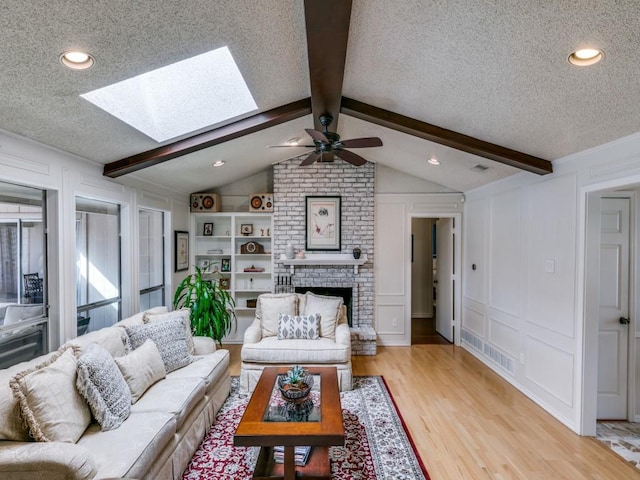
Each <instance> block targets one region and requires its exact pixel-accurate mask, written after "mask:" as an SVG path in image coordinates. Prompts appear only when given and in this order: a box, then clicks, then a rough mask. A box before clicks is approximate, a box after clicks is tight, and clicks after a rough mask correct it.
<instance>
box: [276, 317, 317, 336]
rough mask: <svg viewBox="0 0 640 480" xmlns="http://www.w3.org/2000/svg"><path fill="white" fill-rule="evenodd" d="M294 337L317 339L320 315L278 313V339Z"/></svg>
mask: <svg viewBox="0 0 640 480" xmlns="http://www.w3.org/2000/svg"><path fill="white" fill-rule="evenodd" d="M287 338H296V339H304V340H317V339H318V338H320V315H317V314H316V315H301V316H297V315H287V314H286V313H281V314H280V319H279V320H278V340H284V339H287Z"/></svg>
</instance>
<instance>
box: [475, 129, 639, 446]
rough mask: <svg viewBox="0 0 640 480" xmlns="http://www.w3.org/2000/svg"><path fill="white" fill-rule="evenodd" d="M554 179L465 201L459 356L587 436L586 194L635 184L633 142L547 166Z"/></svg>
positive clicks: (529, 180)
mask: <svg viewBox="0 0 640 480" xmlns="http://www.w3.org/2000/svg"><path fill="white" fill-rule="evenodd" d="M554 170H555V173H554V174H552V175H547V176H543V177H541V176H536V175H533V174H529V173H522V174H519V175H517V176H514V177H511V178H509V179H505V180H502V181H498V182H495V183H493V184H491V185H488V186H485V187H483V188H479V189H477V190H474V191H471V192H466V199H467V202H466V203H465V216H464V218H465V221H464V228H463V244H464V255H463V311H462V326H463V330H464V332H463V346H464V347H465V348H467V349H468V350H469V351H470V352H472V353H473V354H475V355H476V356H478V358H480V359H481V360H482V361H483V362H485V363H486V364H487V365H489V366H490V367H491V368H493V369H494V370H496V371H497V372H498V373H500V374H501V375H502V376H504V377H505V378H506V379H507V380H509V381H510V382H511V383H512V384H514V385H515V386H516V387H518V388H519V389H521V390H522V391H523V392H525V393H526V394H527V395H528V396H529V397H531V398H532V399H533V400H534V401H536V402H537V403H539V404H540V405H541V406H543V407H544V408H545V409H546V410H547V411H549V412H550V413H552V414H553V415H554V416H556V417H557V418H558V419H559V420H561V421H562V422H563V423H565V424H566V425H567V426H569V427H570V428H571V429H573V430H574V431H576V432H579V433H586V434H589V433H590V432H589V429H588V428H586V427H585V426H584V425H582V424H581V420H582V417H583V415H584V408H583V407H584V404H585V402H584V400H583V396H584V395H585V394H589V393H588V392H585V391H583V390H584V386H585V380H586V384H587V385H593V383H594V382H593V378H594V376H595V374H596V372H595V371H594V363H593V359H591V361H589V356H590V355H594V354H595V355H596V356H597V351H596V352H595V353H594V352H593V350H594V349H593V345H591V344H589V342H588V341H587V343H586V346H584V347H583V345H585V343H584V341H585V336H584V334H585V330H584V327H585V321H584V319H585V311H584V308H583V304H584V301H585V296H584V293H583V290H584V285H585V278H584V271H585V257H584V251H585V250H584V244H585V212H586V210H585V208H586V207H585V204H586V194H587V192H589V191H592V190H602V189H606V188H614V187H616V186H622V185H626V184H633V183H637V182H638V181H640V135H634V136H631V137H627V138H625V139H622V140H619V141H616V142H613V143H611V144H608V145H604V146H601V147H598V148H595V149H592V150H589V151H585V152H582V153H580V154H577V155H573V156H571V157H567V158H565V159H562V160H560V161H556V162H554ZM473 264H475V265H476V270H473V269H472V265H473ZM587 340H588V338H587ZM595 350H597V349H595ZM585 359H586V360H587V361H586V362H585V361H584V360H585ZM595 365H596V366H597V360H596V363H595ZM589 388H591V387H589ZM593 426H594V428H595V425H593Z"/></svg>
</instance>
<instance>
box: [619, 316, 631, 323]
mask: <svg viewBox="0 0 640 480" xmlns="http://www.w3.org/2000/svg"><path fill="white" fill-rule="evenodd" d="M620 323H621V324H622V325H629V319H628V318H625V317H620Z"/></svg>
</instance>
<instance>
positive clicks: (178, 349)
mask: <svg viewBox="0 0 640 480" xmlns="http://www.w3.org/2000/svg"><path fill="white" fill-rule="evenodd" d="M125 328H126V329H127V334H128V335H129V340H130V341H131V348H133V349H134V350H135V349H136V348H138V347H139V346H141V345H142V344H143V343H144V342H145V340H147V339H148V338H149V339H151V340H153V343H155V344H156V347H158V351H159V352H160V356H161V357H162V362H163V363H164V367H165V369H166V370H167V373H169V372H173V371H174V370H177V369H178V368H182V367H184V366H185V365H189V364H190V363H191V361H192V357H191V355H190V354H189V350H188V349H187V340H186V328H187V327H186V325H185V323H184V321H183V319H182V318H173V319H170V320H165V321H163V322H156V323H147V324H145V325H136V326H134V327H125Z"/></svg>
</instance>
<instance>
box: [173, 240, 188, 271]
mask: <svg viewBox="0 0 640 480" xmlns="http://www.w3.org/2000/svg"><path fill="white" fill-rule="evenodd" d="M173 244H174V264H175V271H176V272H183V271H184V270H188V269H189V232H184V231H181V230H175V233H174V241H173Z"/></svg>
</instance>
